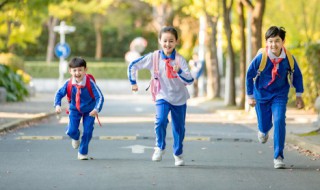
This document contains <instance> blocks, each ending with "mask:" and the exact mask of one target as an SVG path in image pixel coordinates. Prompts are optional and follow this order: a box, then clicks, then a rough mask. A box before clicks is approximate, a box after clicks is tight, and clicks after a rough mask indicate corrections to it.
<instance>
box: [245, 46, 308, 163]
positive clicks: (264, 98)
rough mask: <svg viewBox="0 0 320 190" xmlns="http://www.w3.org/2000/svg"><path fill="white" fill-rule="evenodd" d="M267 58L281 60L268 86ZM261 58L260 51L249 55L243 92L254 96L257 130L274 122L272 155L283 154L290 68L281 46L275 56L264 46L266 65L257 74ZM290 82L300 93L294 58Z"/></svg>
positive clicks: (270, 63)
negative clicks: (250, 56) (277, 74)
mask: <svg viewBox="0 0 320 190" xmlns="http://www.w3.org/2000/svg"><path fill="white" fill-rule="evenodd" d="M270 58H271V59H274V58H283V60H282V61H281V62H280V63H279V64H278V73H279V76H277V77H276V79H275V81H274V82H273V83H271V84H270V85H269V86H268V83H269V82H270V81H271V78H272V75H271V71H272V69H273V64H272V62H271V60H270ZM261 59H262V53H260V54H258V55H257V56H256V57H255V58H254V59H253V61H252V62H251V64H250V66H249V68H248V71H247V76H246V88H247V96H248V97H249V98H254V99H255V100H256V106H255V109H256V114H257V120H258V128H259V130H260V131H261V132H262V133H264V134H266V133H268V132H269V130H270V129H271V128H272V126H273V125H274V158H275V159H276V158H278V157H279V156H280V157H282V158H284V156H283V149H284V144H285V135H286V121H285V119H286V110H287V109H286V106H287V102H288V93H289V88H290V84H289V81H288V78H287V75H288V72H289V71H290V70H291V69H290V65H289V61H288V58H287V57H286V54H285V52H284V50H283V49H282V52H281V54H280V56H279V57H276V56H275V55H274V54H273V53H272V52H271V51H270V50H268V59H267V64H266V67H265V68H264V70H263V71H262V72H261V74H260V75H257V74H258V70H259V65H260V62H261ZM256 76H257V77H256ZM255 77H256V78H255ZM293 86H294V87H295V89H296V94H297V96H301V94H302V93H303V80H302V74H301V71H300V69H299V67H298V64H297V62H296V60H295V59H294V72H293ZM272 118H273V123H272Z"/></svg>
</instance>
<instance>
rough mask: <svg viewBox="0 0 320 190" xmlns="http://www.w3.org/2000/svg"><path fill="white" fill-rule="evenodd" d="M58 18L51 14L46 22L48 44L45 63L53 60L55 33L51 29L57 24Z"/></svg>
mask: <svg viewBox="0 0 320 190" xmlns="http://www.w3.org/2000/svg"><path fill="white" fill-rule="evenodd" d="M58 21H59V20H58V19H57V18H55V17H53V16H51V17H50V18H49V20H48V22H47V27H48V33H49V34H48V35H49V38H48V46H47V57H46V62H47V64H50V63H51V61H52V60H53V56H54V55H53V54H54V43H55V41H56V33H55V32H54V31H53V27H54V26H56V25H57V24H58Z"/></svg>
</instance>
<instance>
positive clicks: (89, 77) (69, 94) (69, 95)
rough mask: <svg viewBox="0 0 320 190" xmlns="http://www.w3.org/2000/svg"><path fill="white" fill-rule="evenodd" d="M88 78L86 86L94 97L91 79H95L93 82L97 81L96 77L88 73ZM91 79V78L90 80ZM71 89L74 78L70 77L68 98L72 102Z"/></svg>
mask: <svg viewBox="0 0 320 190" xmlns="http://www.w3.org/2000/svg"><path fill="white" fill-rule="evenodd" d="M86 77H87V80H86V85H85V87H86V88H87V89H88V91H89V94H90V96H91V98H93V99H95V98H94V94H93V92H92V88H91V84H90V79H92V80H93V82H96V80H95V78H94V77H93V76H92V75H91V74H86ZM88 79H89V80H88ZM71 91H72V78H70V80H69V81H68V85H67V99H68V102H69V103H70V102H71Z"/></svg>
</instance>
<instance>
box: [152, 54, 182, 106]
mask: <svg viewBox="0 0 320 190" xmlns="http://www.w3.org/2000/svg"><path fill="white" fill-rule="evenodd" d="M159 57H160V51H159V50H156V51H154V52H153V54H152V64H153V78H152V79H151V81H150V85H149V87H150V91H151V95H152V100H153V101H156V96H157V94H158V93H159V91H160V89H161V86H160V81H159ZM180 57H181V56H180V55H179V54H178V53H176V58H175V61H176V64H177V65H180V60H179V58H180ZM149 87H148V88H147V89H146V91H147V90H148V89H149Z"/></svg>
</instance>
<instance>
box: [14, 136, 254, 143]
mask: <svg viewBox="0 0 320 190" xmlns="http://www.w3.org/2000/svg"><path fill="white" fill-rule="evenodd" d="M16 139H17V140H39V141H40V140H70V137H68V136H20V137H17V138H16ZM92 140H103V141H135V140H155V137H150V136H95V137H92ZM167 140H172V137H167ZM184 141H185V142H200V141H202V142H204V141H205V142H249V143H250V142H253V140H252V139H247V138H213V137H208V136H187V137H185V138H184Z"/></svg>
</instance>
